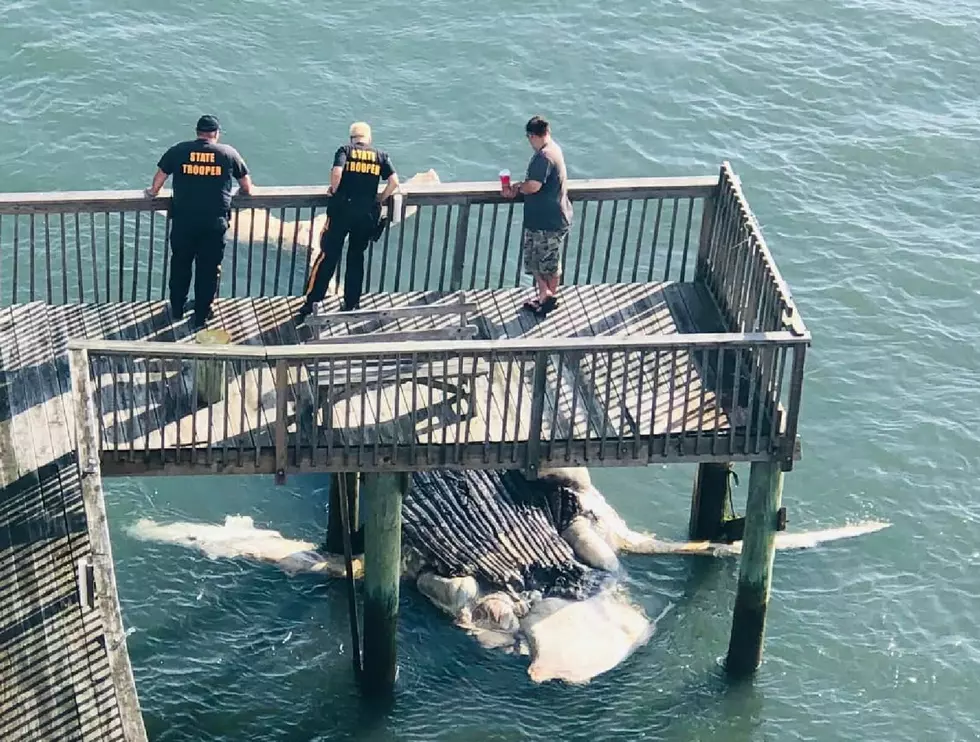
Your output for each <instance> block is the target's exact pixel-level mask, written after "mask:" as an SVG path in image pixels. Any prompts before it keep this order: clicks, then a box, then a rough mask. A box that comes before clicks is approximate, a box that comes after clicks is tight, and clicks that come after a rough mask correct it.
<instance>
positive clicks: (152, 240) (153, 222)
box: [146, 210, 166, 301]
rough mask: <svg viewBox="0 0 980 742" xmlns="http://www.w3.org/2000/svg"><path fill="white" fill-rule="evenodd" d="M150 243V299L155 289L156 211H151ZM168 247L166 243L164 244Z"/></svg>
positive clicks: (148, 286) (148, 299) (148, 273)
mask: <svg viewBox="0 0 980 742" xmlns="http://www.w3.org/2000/svg"><path fill="white" fill-rule="evenodd" d="M149 232H150V244H149V245H148V247H147V252H148V256H147V265H146V300H147V301H150V299H151V292H152V290H153V253H154V247H155V239H156V212H155V211H152V210H151V211H150V229H149ZM164 248H166V245H164Z"/></svg>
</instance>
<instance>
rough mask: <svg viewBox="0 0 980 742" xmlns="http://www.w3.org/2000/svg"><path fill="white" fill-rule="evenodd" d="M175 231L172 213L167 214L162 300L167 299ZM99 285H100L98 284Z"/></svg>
mask: <svg viewBox="0 0 980 742" xmlns="http://www.w3.org/2000/svg"><path fill="white" fill-rule="evenodd" d="M171 229H173V219H171V218H170V212H169V211H168V212H167V217H166V221H165V222H164V225H163V248H162V249H163V280H162V281H161V282H160V298H161V299H164V298H166V296H167V294H168V293H169V292H168V287H167V269H168V268H169V267H170V230H171ZM96 285H98V284H96Z"/></svg>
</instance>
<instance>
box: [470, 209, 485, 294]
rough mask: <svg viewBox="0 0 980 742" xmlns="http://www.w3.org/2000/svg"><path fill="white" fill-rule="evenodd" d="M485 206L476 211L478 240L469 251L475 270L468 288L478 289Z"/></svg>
mask: <svg viewBox="0 0 980 742" xmlns="http://www.w3.org/2000/svg"><path fill="white" fill-rule="evenodd" d="M483 206H484V204H480V208H478V209H477V211H476V240H475V241H474V243H473V249H472V250H470V251H469V253H470V257H471V258H472V260H473V270H472V272H471V273H470V285H469V286H468V287H467V288H471V289H475V288H476V269H477V266H478V265H479V262H480V237H481V236H483ZM489 252H490V251H489V250H488V251H487V260H489V259H490V255H489Z"/></svg>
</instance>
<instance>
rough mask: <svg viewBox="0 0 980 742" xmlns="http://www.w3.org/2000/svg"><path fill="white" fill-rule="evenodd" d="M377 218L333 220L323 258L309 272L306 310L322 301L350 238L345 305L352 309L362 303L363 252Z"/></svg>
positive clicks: (324, 239) (323, 239)
mask: <svg viewBox="0 0 980 742" xmlns="http://www.w3.org/2000/svg"><path fill="white" fill-rule="evenodd" d="M376 216H377V215H376V214H359V215H354V216H348V215H346V214H343V213H341V214H338V215H337V216H331V217H330V223H329V224H328V225H327V231H326V232H324V233H323V236H322V237H321V238H320V254H319V255H317V257H316V260H315V261H314V262H313V266H312V267H311V268H310V279H309V281H308V282H307V284H306V306H308V307H312V306H313V304H314V303H315V302H318V301H323V297H324V296H326V294H327V285H328V284H329V283H330V280H331V279H332V278H333V276H334V273H336V272H337V266H339V265H340V257H341V254H342V253H343V249H344V239H345V238H346V237H347V236H348V235H349V236H350V241H349V243H348V245H347V271H346V273H345V274H344V305H345V306H346V307H347V308H348V309H352V308H354V307H356V306H357V305H358V303H359V302H360V301H361V292H362V291H363V288H364V287H363V286H362V284H363V283H364V251H365V250H367V246H368V243H369V242H370V241H371V235H372V233H373V232H374V230H375V227H376V226H377V218H376Z"/></svg>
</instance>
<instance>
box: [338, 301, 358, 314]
mask: <svg viewBox="0 0 980 742" xmlns="http://www.w3.org/2000/svg"><path fill="white" fill-rule="evenodd" d="M360 308H361V305H360V303H357V304H354V305H353V306H349V305H348V304H347V302H346V300H345V301H342V302H341V303H340V311H341V312H354V311H357V310H358V309H360Z"/></svg>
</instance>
